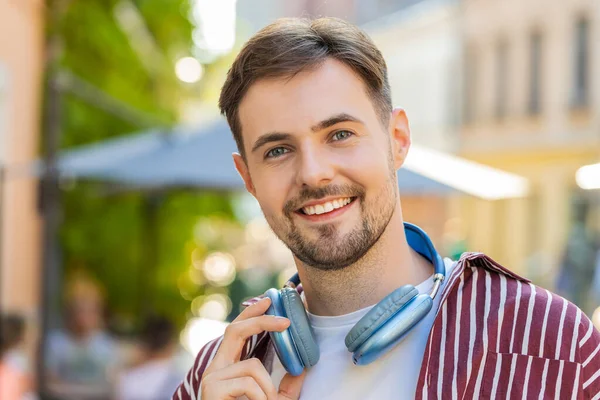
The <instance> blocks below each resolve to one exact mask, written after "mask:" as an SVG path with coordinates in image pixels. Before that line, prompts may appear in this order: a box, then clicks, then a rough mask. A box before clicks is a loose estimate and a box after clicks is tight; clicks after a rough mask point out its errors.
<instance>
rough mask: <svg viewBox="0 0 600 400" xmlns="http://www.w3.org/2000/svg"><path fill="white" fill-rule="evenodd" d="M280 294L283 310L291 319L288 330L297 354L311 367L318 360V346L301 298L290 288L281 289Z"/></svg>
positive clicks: (306, 365)
mask: <svg viewBox="0 0 600 400" xmlns="http://www.w3.org/2000/svg"><path fill="white" fill-rule="evenodd" d="M280 294H281V300H282V303H283V307H284V309H285V312H286V314H287V315H288V318H289V319H290V321H291V324H290V327H289V328H288V330H289V331H290V332H291V334H292V338H293V340H294V344H295V345H296V350H297V351H298V355H299V356H300V359H301V360H302V363H303V364H304V366H305V367H312V366H313V365H316V364H317V362H318V361H319V356H320V353H319V346H318V344H317V340H316V338H315V333H314V331H313V329H312V326H311V325H310V321H309V320H308V315H306V309H305V308H304V303H303V302H302V298H301V297H300V294H299V293H298V292H297V291H296V290H294V289H291V288H283V289H281V291H280Z"/></svg>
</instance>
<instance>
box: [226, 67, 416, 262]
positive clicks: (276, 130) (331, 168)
mask: <svg viewBox="0 0 600 400" xmlns="http://www.w3.org/2000/svg"><path fill="white" fill-rule="evenodd" d="M239 117H240V122H241V126H242V135H243V141H244V148H245V152H246V162H244V161H243V160H242V158H241V157H240V156H238V155H235V156H234V158H235V163H236V167H237V168H238V171H239V172H240V174H241V175H242V177H243V178H244V181H245V183H246V187H247V188H248V190H249V191H250V192H251V193H252V194H253V195H254V196H255V197H256V199H257V200H258V202H259V204H260V206H261V208H262V211H263V213H264V215H265V218H266V219H267V222H268V223H269V225H270V226H271V228H272V229H273V231H274V232H275V234H276V235H277V236H278V237H279V238H280V239H281V240H282V241H283V242H284V243H285V244H286V245H287V246H288V247H289V248H290V250H291V251H292V252H293V253H294V255H295V256H296V257H297V258H298V259H300V260H301V261H302V262H304V263H306V264H308V265H310V266H313V267H315V268H320V269H340V268H344V267H345V266H348V265H350V264H352V263H354V262H356V261H357V260H358V259H360V258H361V257H362V256H363V255H364V254H365V253H366V252H367V251H368V250H369V249H370V248H371V246H373V244H374V243H375V242H376V241H377V240H378V239H379V237H380V236H381V234H382V233H383V232H384V230H385V228H386V226H387V224H388V222H389V221H390V219H391V217H392V215H393V213H394V210H395V208H396V206H397V205H399V202H398V191H397V183H396V173H395V170H396V169H397V168H398V167H399V166H400V165H401V164H402V162H403V160H404V156H405V155H406V151H407V149H408V146H409V144H410V139H409V136H408V127H407V126H406V129H405V130H402V129H400V130H398V129H397V128H398V126H399V124H398V120H401V122H402V123H405V121H406V120H405V117H404V114H403V113H401V115H399V114H398V113H397V112H394V113H393V114H392V115H391V120H390V123H389V126H386V127H384V126H383V124H382V122H381V119H380V117H379V116H378V114H377V112H376V110H375V107H374V105H373V102H372V100H371V98H370V97H369V96H368V94H367V92H366V87H365V84H364V83H363V82H362V80H361V79H360V78H359V77H358V76H357V75H355V74H354V72H353V71H352V70H351V69H350V68H348V67H346V66H345V65H344V64H342V63H340V62H338V61H335V60H327V61H326V62H325V63H323V64H322V65H321V66H319V67H317V68H316V69H312V70H309V71H303V72H301V73H299V74H297V75H296V76H294V77H293V78H292V79H271V80H261V81H258V82H256V83H254V84H253V85H252V86H251V87H250V89H249V91H248V92H247V94H246V96H245V97H244V99H243V100H242V103H241V104H240V108H239ZM390 139H391V141H390Z"/></svg>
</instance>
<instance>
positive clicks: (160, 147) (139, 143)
mask: <svg viewBox="0 0 600 400" xmlns="http://www.w3.org/2000/svg"><path fill="white" fill-rule="evenodd" d="M235 151H237V149H236V145H235V141H234V140H233V137H232V135H231V131H230V130H229V126H228V125H227V122H226V121H225V120H224V119H219V120H217V121H215V122H214V123H212V124H209V125H204V126H202V127H194V128H191V127H177V128H175V129H173V130H171V131H169V132H165V131H159V130H152V131H148V132H144V133H139V134H134V135H129V136H125V137H119V138H116V139H110V140H107V141H103V142H100V143H96V144H91V145H86V146H82V147H79V148H75V149H73V150H69V151H65V152H63V153H61V155H60V158H59V162H58V168H59V171H60V174H61V176H63V177H72V178H78V179H93V180H108V181H113V182H118V183H122V184H126V185H131V186H135V187H142V188H156V187H182V186H183V187H199V188H208V189H222V190H238V189H243V181H242V179H241V178H240V177H239V175H238V173H237V171H236V170H235V167H234V165H233V161H232V158H231V154H232V153H233V152H235ZM411 153H412V154H411V155H410V156H409V158H408V159H407V162H406V165H405V166H404V167H403V168H401V169H400V170H399V171H398V185H399V187H400V192H401V193H402V194H404V195H407V194H410V195H447V194H451V193H458V192H464V193H468V194H471V195H475V196H478V197H482V198H488V199H496V198H505V197H521V196H524V195H525V194H526V190H527V182H526V181H525V179H524V178H521V177H518V176H515V175H513V174H508V173H506V172H503V171H498V170H496V169H493V168H490V167H485V166H481V165H479V164H476V163H473V162H470V161H467V160H463V159H460V158H458V157H455V156H451V155H448V154H445V153H440V152H434V151H432V150H429V149H425V148H423V147H419V146H413V149H411ZM449 174H450V175H449ZM457 174H458V175H457ZM461 176H463V178H461ZM461 179H462V181H467V180H468V181H469V182H468V184H465V183H464V182H462V184H461ZM507 185H508V186H507ZM515 185H516V186H515ZM505 186H507V187H505ZM471 187H475V188H481V187H486V188H491V189H490V190H491V192H490V195H488V196H486V193H484V192H482V191H481V190H470V188H471ZM503 188H504V189H503Z"/></svg>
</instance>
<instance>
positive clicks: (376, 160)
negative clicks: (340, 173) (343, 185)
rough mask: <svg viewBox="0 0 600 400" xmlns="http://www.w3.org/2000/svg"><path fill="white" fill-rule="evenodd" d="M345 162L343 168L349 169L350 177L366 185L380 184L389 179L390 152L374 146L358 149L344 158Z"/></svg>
mask: <svg viewBox="0 0 600 400" xmlns="http://www.w3.org/2000/svg"><path fill="white" fill-rule="evenodd" d="M367 149H368V150H367ZM343 164H344V167H343V170H344V171H347V173H348V175H349V178H350V179H352V180H355V181H357V182H360V183H362V184H363V185H364V186H365V187H376V186H380V185H381V184H382V183H383V182H385V181H386V180H387V179H389V175H390V172H389V171H390V163H389V154H388V152H386V151H383V149H378V148H376V147H374V146H372V147H369V148H364V147H363V148H361V149H357V151H354V152H353V153H352V154H350V155H349V157H345V158H344V162H343Z"/></svg>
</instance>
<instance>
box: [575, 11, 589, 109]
mask: <svg viewBox="0 0 600 400" xmlns="http://www.w3.org/2000/svg"><path fill="white" fill-rule="evenodd" d="M589 41H590V40H589V22H588V20H587V19H586V18H580V19H579V20H578V21H577V23H576V25H575V37H574V42H575V43H574V46H573V48H574V50H575V54H574V71H573V77H574V82H573V91H572V93H573V94H572V98H571V104H572V105H573V106H574V107H582V106H586V105H587V104H588V100H589V98H588V97H589V93H588V92H589V86H590V76H589V74H590V66H589V62H590V54H589V49H590V46H589Z"/></svg>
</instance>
